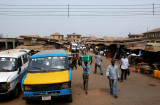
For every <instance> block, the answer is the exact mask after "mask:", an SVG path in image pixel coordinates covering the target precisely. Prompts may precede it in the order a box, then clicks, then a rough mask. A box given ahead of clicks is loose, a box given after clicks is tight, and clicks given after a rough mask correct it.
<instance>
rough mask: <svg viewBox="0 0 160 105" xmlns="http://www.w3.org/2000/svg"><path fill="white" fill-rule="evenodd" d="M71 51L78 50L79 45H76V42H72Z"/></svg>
mask: <svg viewBox="0 0 160 105" xmlns="http://www.w3.org/2000/svg"><path fill="white" fill-rule="evenodd" d="M71 51H72V52H79V46H78V44H76V43H74V44H72V46H71Z"/></svg>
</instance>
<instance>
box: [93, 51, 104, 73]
mask: <svg viewBox="0 0 160 105" xmlns="http://www.w3.org/2000/svg"><path fill="white" fill-rule="evenodd" d="M95 58H96V63H95V71H94V73H95V74H96V73H97V66H98V67H99V70H100V73H101V75H103V71H102V68H101V63H102V57H101V56H100V55H98V53H96V56H95Z"/></svg>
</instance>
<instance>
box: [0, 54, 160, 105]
mask: <svg viewBox="0 0 160 105" xmlns="http://www.w3.org/2000/svg"><path fill="white" fill-rule="evenodd" d="M88 54H90V55H93V56H94V54H93V53H88ZM94 63H95V59H94V57H93V63H92V66H91V68H90V77H89V92H88V94H87V95H86V94H85V92H84V90H83V85H82V67H78V70H72V73H73V102H72V103H67V102H65V101H63V99H58V100H54V101H47V102H36V101H35V102H33V103H31V105H32V104H34V105H160V80H159V79H156V78H154V77H151V76H148V75H144V74H138V73H137V72H131V74H130V76H129V77H128V78H127V80H124V81H123V82H118V95H119V97H118V98H114V97H113V96H112V95H110V93H109V82H108V79H107V77H106V76H105V71H106V68H107V66H108V65H109V64H110V59H107V58H104V57H103V64H102V69H103V72H104V75H100V72H99V69H98V73H97V74H94V73H93V72H94ZM116 64H117V65H118V66H119V64H118V62H117V63H116ZM21 97H22V94H21V96H20V97H19V98H18V99H12V98H7V99H6V97H5V98H1V99H0V105H27V104H26V102H25V101H24V100H22V98H21Z"/></svg>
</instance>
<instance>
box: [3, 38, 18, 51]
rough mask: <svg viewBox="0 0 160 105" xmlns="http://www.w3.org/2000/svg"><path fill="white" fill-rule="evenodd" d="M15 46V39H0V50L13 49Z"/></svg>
mask: <svg viewBox="0 0 160 105" xmlns="http://www.w3.org/2000/svg"><path fill="white" fill-rule="evenodd" d="M17 45H18V42H17V39H16V38H0V50H8V49H14V48H15V47H16V46H17Z"/></svg>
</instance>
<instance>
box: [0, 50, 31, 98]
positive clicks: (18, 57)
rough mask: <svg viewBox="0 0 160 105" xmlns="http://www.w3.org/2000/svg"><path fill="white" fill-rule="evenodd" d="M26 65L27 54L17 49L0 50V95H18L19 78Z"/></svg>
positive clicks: (23, 72)
mask: <svg viewBox="0 0 160 105" xmlns="http://www.w3.org/2000/svg"><path fill="white" fill-rule="evenodd" d="M27 67H28V55H27V53H26V52H21V51H19V50H5V51H2V52H0V95H6V94H11V95H13V96H14V97H18V96H19V92H21V80H22V77H23V76H24V75H25V73H26V70H27Z"/></svg>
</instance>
